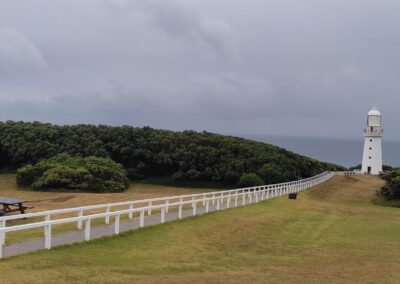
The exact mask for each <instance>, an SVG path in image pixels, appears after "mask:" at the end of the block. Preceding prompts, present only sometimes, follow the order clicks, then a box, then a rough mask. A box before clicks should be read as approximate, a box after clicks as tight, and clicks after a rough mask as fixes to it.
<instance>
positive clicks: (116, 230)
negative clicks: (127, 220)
mask: <svg viewBox="0 0 400 284" xmlns="http://www.w3.org/2000/svg"><path fill="white" fill-rule="evenodd" d="M120 220H121V214H117V215H115V227H114V231H115V234H117V235H118V234H119V221H120Z"/></svg>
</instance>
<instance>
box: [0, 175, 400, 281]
mask: <svg viewBox="0 0 400 284" xmlns="http://www.w3.org/2000/svg"><path fill="white" fill-rule="evenodd" d="M382 183H383V182H382V181H381V180H380V179H377V178H372V177H335V178H334V179H332V180H330V181H329V182H327V183H325V184H322V185H320V186H318V187H316V188H314V189H311V190H309V191H307V192H304V193H302V194H300V195H299V198H298V200H296V201H293V200H287V199H286V198H283V197H282V198H276V199H273V200H269V201H266V202H263V203H259V204H255V205H251V206H247V207H241V208H235V209H230V210H226V211H221V212H218V213H212V214H209V215H205V216H201V217H196V218H190V219H185V220H183V221H180V222H174V223H168V224H164V225H161V226H154V227H150V228H145V229H142V230H139V231H134V232H130V233H125V234H122V235H121V236H118V237H112V238H105V239H101V240H97V241H92V242H89V243H86V244H78V245H73V246H65V247H59V248H56V249H54V250H52V251H40V252H37V253H33V254H29V255H24V256H19V257H14V258H9V259H5V260H2V261H0V275H1V280H2V282H4V283H6V282H13V283H135V282H139V283H155V282H159V283H188V282H191V283H204V282H206V283H399V282H400V273H399V267H400V210H399V209H398V208H390V207H381V206H376V205H374V204H372V202H371V201H372V199H373V198H374V193H375V191H376V189H377V188H379V187H380V186H381V185H382Z"/></svg>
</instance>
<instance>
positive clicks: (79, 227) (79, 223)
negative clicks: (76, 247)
mask: <svg viewBox="0 0 400 284" xmlns="http://www.w3.org/2000/svg"><path fill="white" fill-rule="evenodd" d="M82 216H83V210H79V213H78V217H82ZM77 228H78V230H82V220H81V219H79V220H78V222H77Z"/></svg>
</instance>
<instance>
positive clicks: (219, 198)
mask: <svg viewBox="0 0 400 284" xmlns="http://www.w3.org/2000/svg"><path fill="white" fill-rule="evenodd" d="M219 200H220V198H217V211H218V210H219Z"/></svg>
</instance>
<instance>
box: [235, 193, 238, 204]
mask: <svg viewBox="0 0 400 284" xmlns="http://www.w3.org/2000/svg"><path fill="white" fill-rule="evenodd" d="M238 194H239V192H238V191H236V192H235V207H237V206H238Z"/></svg>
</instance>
